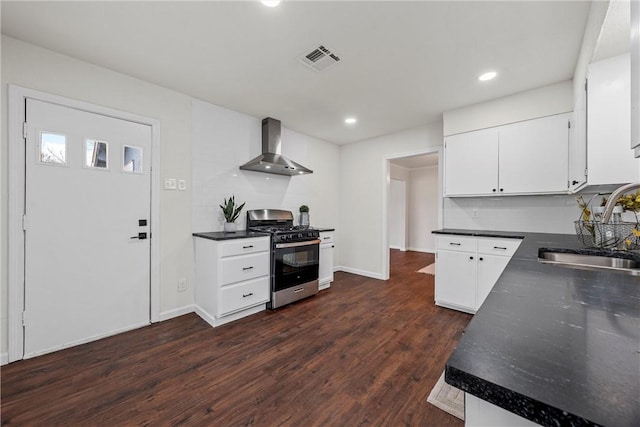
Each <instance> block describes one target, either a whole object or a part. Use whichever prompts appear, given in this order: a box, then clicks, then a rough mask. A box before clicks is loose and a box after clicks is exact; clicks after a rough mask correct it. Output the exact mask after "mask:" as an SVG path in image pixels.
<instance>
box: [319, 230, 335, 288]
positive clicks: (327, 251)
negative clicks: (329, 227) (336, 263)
mask: <svg viewBox="0 0 640 427" xmlns="http://www.w3.org/2000/svg"><path fill="white" fill-rule="evenodd" d="M334 248H335V243H334V240H333V231H323V232H321V233H320V260H319V262H320V266H319V271H318V282H319V288H320V290H322V289H327V288H328V287H330V286H331V282H333V251H334V250H335V249H334Z"/></svg>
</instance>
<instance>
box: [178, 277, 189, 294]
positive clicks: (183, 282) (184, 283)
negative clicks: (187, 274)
mask: <svg viewBox="0 0 640 427" xmlns="http://www.w3.org/2000/svg"><path fill="white" fill-rule="evenodd" d="M186 290H187V279H180V280H178V292H184V291H186Z"/></svg>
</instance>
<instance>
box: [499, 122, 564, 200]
mask: <svg viewBox="0 0 640 427" xmlns="http://www.w3.org/2000/svg"><path fill="white" fill-rule="evenodd" d="M570 118H571V114H558V115H555V116H549V117H543V118H541V119H535V120H527V121H524V122H519V123H514V124H511V125H506V126H501V128H500V150H499V153H500V168H499V169H500V189H499V191H500V192H501V193H502V194H536V193H539V194H548V193H562V192H567V190H568V179H569V131H570V128H569V123H570Z"/></svg>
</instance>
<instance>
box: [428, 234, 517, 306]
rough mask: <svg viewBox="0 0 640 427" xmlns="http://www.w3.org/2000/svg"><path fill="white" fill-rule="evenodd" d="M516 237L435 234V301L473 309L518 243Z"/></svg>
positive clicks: (440, 303)
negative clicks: (436, 236)
mask: <svg viewBox="0 0 640 427" xmlns="http://www.w3.org/2000/svg"><path fill="white" fill-rule="evenodd" d="M520 242H521V241H520V240H519V239H494V238H484V237H466V236H465V237H463V236H454V235H439V236H438V238H437V248H438V250H437V255H436V280H435V281H436V289H435V302H436V305H440V306H443V307H448V308H453V309H456V310H460V311H464V312H467V313H475V312H476V311H477V310H478V308H480V306H481V305H482V303H483V302H484V300H485V299H486V298H487V296H488V295H489V292H491V289H492V288H493V286H494V285H495V284H496V281H497V280H498V278H499V277H500V275H501V274H502V272H503V271H504V269H505V268H506V266H507V264H508V263H509V260H510V259H511V256H512V255H513V254H514V253H515V251H516V249H517V248H518V246H519V245H520Z"/></svg>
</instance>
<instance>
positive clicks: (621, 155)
mask: <svg viewBox="0 0 640 427" xmlns="http://www.w3.org/2000/svg"><path fill="white" fill-rule="evenodd" d="M629 81H630V71H629V55H628V54H624V55H619V56H614V57H613V58H608V59H604V60H602V61H598V62H594V63H593V64H591V65H589V103H588V105H589V108H588V113H587V114H588V120H587V132H588V135H589V141H588V144H587V164H588V166H587V170H588V171H589V176H588V178H587V182H588V184H589V185H606V184H625V183H627V182H633V181H637V180H638V177H639V176H640V162H638V160H637V159H635V158H634V157H633V153H632V152H629V139H630V132H631V131H630V118H631V113H630V110H629V108H630V100H629V99H630V98H629V92H630V90H631V89H630V83H629Z"/></svg>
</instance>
